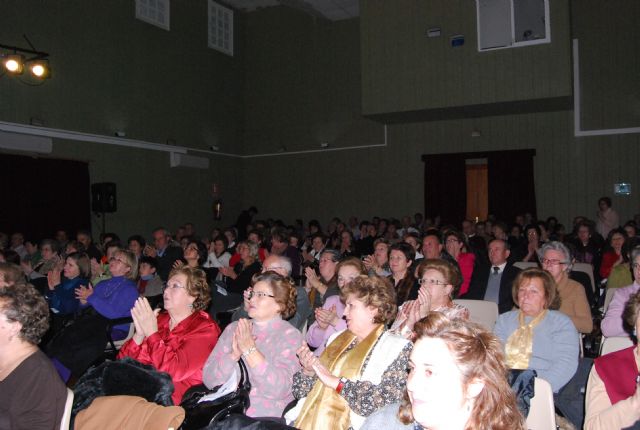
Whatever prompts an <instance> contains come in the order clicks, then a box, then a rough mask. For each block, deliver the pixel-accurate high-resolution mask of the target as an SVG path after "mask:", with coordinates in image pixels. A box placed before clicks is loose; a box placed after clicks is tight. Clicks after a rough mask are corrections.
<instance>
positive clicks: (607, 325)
mask: <svg viewBox="0 0 640 430" xmlns="http://www.w3.org/2000/svg"><path fill="white" fill-rule="evenodd" d="M631 262H632V263H631V265H632V267H633V278H634V279H635V281H633V283H632V284H631V285H628V286H626V287H624V288H619V289H617V290H616V292H615V293H614V294H613V298H612V299H611V303H609V307H608V308H607V313H606V314H605V316H604V318H603V319H602V323H601V324H600V328H601V329H602V335H603V336H606V337H611V336H626V335H627V331H626V330H625V328H624V324H623V319H622V313H623V311H624V308H625V305H626V303H627V302H628V301H629V299H630V298H631V297H632V296H633V295H635V294H636V293H637V292H638V291H640V282H639V281H640V247H636V248H634V249H633V250H632V251H631Z"/></svg>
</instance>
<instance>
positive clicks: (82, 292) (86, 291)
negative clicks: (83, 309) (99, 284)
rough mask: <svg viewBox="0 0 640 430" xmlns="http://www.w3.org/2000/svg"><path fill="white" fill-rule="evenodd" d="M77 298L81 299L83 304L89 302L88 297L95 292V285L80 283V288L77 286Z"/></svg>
mask: <svg viewBox="0 0 640 430" xmlns="http://www.w3.org/2000/svg"><path fill="white" fill-rule="evenodd" d="M75 291H76V299H78V300H80V303H81V304H83V305H86V304H87V299H88V298H89V296H90V295H91V294H93V286H92V285H91V284H89V285H88V286H86V287H85V286H84V285H80V287H79V288H76V290H75Z"/></svg>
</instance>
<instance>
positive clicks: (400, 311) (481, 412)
mask: <svg viewBox="0 0 640 430" xmlns="http://www.w3.org/2000/svg"><path fill="white" fill-rule="evenodd" d="M256 215H257V210H256V209H255V208H250V209H249V210H247V211H244V212H243V214H242V215H241V216H240V217H239V219H238V221H237V223H236V225H234V226H232V227H227V228H214V229H213V230H212V231H211V232H209V234H205V235H200V234H198V232H196V230H195V226H194V225H193V224H192V223H186V224H185V225H183V226H180V227H179V228H178V229H176V231H175V233H174V234H172V233H171V232H170V231H169V230H168V229H166V228H164V227H160V228H156V229H154V230H153V231H151V241H150V242H147V241H146V239H145V238H144V236H143V235H142V234H136V235H133V236H131V237H129V238H128V239H127V240H126V241H123V240H121V238H120V237H119V236H118V235H117V234H115V233H106V234H103V235H101V237H100V240H99V242H98V243H94V241H93V238H92V235H91V234H90V232H88V231H86V230H81V231H78V232H77V233H76V235H75V237H70V236H69V234H68V232H66V231H63V230H60V231H58V232H56V233H55V235H54V237H52V238H43V239H41V240H39V241H30V240H26V239H25V237H24V235H23V234H22V233H15V232H14V233H12V234H11V236H10V237H9V236H7V235H6V234H3V233H0V428H55V426H56V424H57V422H58V421H59V419H60V417H61V415H62V408H63V407H64V399H65V396H66V392H65V389H64V387H65V384H67V385H68V386H70V387H72V386H73V384H74V383H75V381H77V380H78V378H81V377H82V376H83V375H84V374H85V372H86V371H87V369H89V368H90V367H91V366H92V365H95V364H97V363H99V362H100V361H101V360H104V348H105V345H106V344H107V342H108V341H109V340H111V341H113V340H123V339H126V342H125V343H124V344H123V346H122V347H121V348H120V350H119V352H118V354H117V357H116V359H118V360H119V359H124V358H125V357H129V358H132V359H134V360H137V361H138V362H140V363H142V364H143V365H150V366H152V367H153V368H154V369H156V370H158V371H160V372H165V373H166V374H168V375H169V376H170V378H171V381H172V383H173V393H172V396H171V398H172V400H173V403H174V404H175V405H179V404H180V403H181V401H182V398H183V395H184V394H185V393H186V392H187V390H188V389H189V388H190V387H194V386H197V385H199V384H204V385H205V386H206V387H208V388H213V387H216V386H219V385H221V384H224V383H225V382H226V381H227V380H228V379H229V378H230V377H232V376H233V375H234V373H235V371H236V368H237V363H238V361H240V360H242V361H243V362H244V363H245V365H246V367H247V370H248V374H249V379H250V381H251V391H250V393H249V398H250V406H249V408H248V409H247V410H246V415H247V416H248V417H251V418H253V419H255V420H257V421H258V422H260V420H264V419H268V420H271V421H273V420H275V421H278V422H280V423H282V425H285V424H288V425H290V426H293V427H296V428H300V429H324V428H336V429H360V428H362V429H376V428H382V427H383V426H384V427H385V428H388V427H389V428H398V429H401V428H416V429H419V428H425V429H427V428H428V429H475V428H490V429H524V426H525V418H526V414H527V412H528V411H527V410H526V409H523V408H522V407H521V406H520V402H516V399H517V396H520V395H522V393H519V392H518V391H517V390H515V389H513V388H512V387H511V386H510V384H511V383H512V379H511V376H512V375H514V374H520V373H518V372H521V371H525V372H526V371H533V373H531V375H533V377H535V376H537V377H539V378H542V379H545V380H546V381H547V382H549V384H550V385H551V388H552V390H553V392H554V399H555V402H556V407H557V410H558V412H559V414H560V415H561V416H563V417H564V418H565V419H566V420H567V421H568V422H569V423H572V424H573V425H574V426H576V427H577V428H581V427H582V425H583V424H584V425H585V428H623V427H625V426H629V425H633V424H634V423H636V422H637V420H638V419H639V418H640V413H638V412H637V411H638V410H640V408H638V407H637V404H638V402H639V400H638V398H640V397H638V396H639V394H638V390H637V386H638V384H637V381H636V379H637V378H635V376H636V375H637V374H638V364H640V359H638V358H637V357H640V353H638V351H637V349H636V348H635V347H633V348H631V349H629V350H625V351H626V352H624V353H622V355H620V354H619V353H616V354H618V355H616V356H615V357H609V356H603V357H600V358H598V359H597V360H596V361H595V365H593V367H592V361H593V360H592V359H591V358H590V357H588V356H587V355H588V354H584V353H581V348H582V345H583V343H584V342H583V341H582V338H584V337H585V336H587V337H588V338H597V335H598V333H599V329H600V324H599V317H600V315H599V308H600V307H601V305H602V303H601V302H602V297H604V294H601V293H602V292H604V291H605V289H615V294H614V296H613V300H612V302H611V306H610V307H609V309H608V311H607V313H606V314H605V315H604V318H603V321H602V333H603V334H604V335H605V336H626V335H629V334H633V335H634V336H635V333H636V332H635V331H634V330H635V327H636V326H637V325H638V324H639V323H638V314H639V312H638V309H640V304H639V303H640V293H639V290H640V284H638V281H637V279H638V276H640V247H637V245H638V244H639V243H638V238H637V225H636V223H635V221H628V222H627V223H626V224H624V225H623V226H620V225H619V220H618V216H617V214H616V213H615V212H614V211H613V209H612V208H611V201H610V200H609V199H608V198H606V197H604V198H602V199H600V201H599V208H598V212H597V216H596V219H595V220H594V221H592V220H590V219H588V218H587V217H576V218H575V219H574V220H573V226H572V229H571V231H567V230H566V229H565V227H564V226H563V225H561V224H559V223H558V222H557V220H556V219H555V218H553V217H550V218H548V219H547V220H545V221H540V220H535V219H533V217H532V216H531V215H530V214H522V215H518V216H517V217H515V219H514V220H513V221H512V223H511V224H507V223H505V222H503V221H500V220H496V219H494V218H493V217H489V219H488V220H486V221H480V222H473V221H471V220H464V221H463V222H462V223H461V224H460V225H459V226H456V225H440V222H439V220H438V219H437V218H435V219H429V218H424V217H423V216H422V215H421V214H415V216H414V217H409V216H405V217H403V218H402V219H400V220H397V219H385V218H379V217H374V218H372V219H371V220H364V221H358V219H357V218H356V217H351V218H349V220H348V221H347V222H342V221H341V220H340V219H338V218H334V219H333V220H331V221H330V222H329V223H328V225H327V226H326V228H322V226H321V224H320V223H319V222H318V221H317V220H312V221H310V222H308V223H307V224H306V225H305V224H304V223H303V222H302V221H300V220H296V222H295V224H294V225H286V224H284V223H283V222H281V221H278V220H271V219H269V220H259V219H255V218H256ZM518 262H526V263H529V265H536V267H531V268H527V269H524V270H521V269H520V268H519V267H518V266H519V264H517V263H518ZM575 263H585V264H588V265H590V266H591V268H592V271H593V276H594V281H592V280H591V279H590V278H589V277H588V276H586V275H584V274H583V273H582V272H580V271H576V270H573V265H574V264H575ZM592 282H593V284H592ZM594 287H595V288H594ZM454 299H472V300H474V299H475V300H485V301H490V302H495V303H496V305H497V308H498V311H499V314H500V315H499V317H498V320H497V323H496V325H495V328H494V331H493V332H490V331H488V330H487V328H486V327H484V328H483V327H481V326H479V325H476V324H475V323H472V322H470V312H469V310H468V309H467V308H465V307H464V306H462V305H460V304H458V303H456V302H455V301H454ZM594 321H595V324H594ZM616 366H622V367H623V368H624V369H626V370H625V371H626V372H627V373H629V375H630V376H629V378H628V379H629V380H628V381H627V380H626V379H625V382H624V383H621V382H619V381H618V379H617V378H616V377H615V372H616ZM407 369H409V370H407ZM634 372H635V373H634ZM631 376H634V381H636V382H635V385H633V386H632V385H631V382H630V380H631ZM587 379H589V382H588V387H587ZM45 385H46V386H47V387H50V389H47V390H43V389H42V387H43V386H45ZM10 386H11V390H9V388H8V387H10ZM14 387H19V389H17V390H16V389H15V388H14ZM585 390H586V400H585V397H584V394H583V393H584V392H585ZM525 395H526V394H525ZM585 403H586V411H585V409H584V404H585ZM34 405H38V407H37V408H36V407H34ZM585 417H586V419H585ZM23 423H24V425H23ZM4 424H6V425H4Z"/></svg>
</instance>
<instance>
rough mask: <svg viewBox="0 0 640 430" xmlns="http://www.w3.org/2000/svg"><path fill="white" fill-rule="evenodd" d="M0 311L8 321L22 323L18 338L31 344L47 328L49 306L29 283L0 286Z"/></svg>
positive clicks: (37, 341) (40, 337)
mask: <svg viewBox="0 0 640 430" xmlns="http://www.w3.org/2000/svg"><path fill="white" fill-rule="evenodd" d="M0 312H2V313H4V315H5V317H6V318H7V320H8V321H10V322H18V323H20V325H22V328H21V329H20V334H19V335H18V336H19V337H20V339H22V340H24V341H26V342H29V343H31V344H33V345H37V344H38V343H40V339H42V336H44V334H45V333H46V332H47V330H48V329H49V306H48V305H47V302H46V301H45V299H44V297H43V296H42V294H40V293H39V292H38V291H37V290H36V289H35V288H34V287H33V285H31V284H21V283H17V284H14V285H9V286H6V287H2V288H0Z"/></svg>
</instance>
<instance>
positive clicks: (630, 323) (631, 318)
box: [622, 293, 640, 338]
mask: <svg viewBox="0 0 640 430" xmlns="http://www.w3.org/2000/svg"><path fill="white" fill-rule="evenodd" d="M638 312H640V293H636V294H634V295H632V296H631V297H629V300H628V301H627V304H626V305H625V306H624V311H623V312H622V325H623V326H624V329H625V330H626V331H628V332H629V333H633V330H634V329H635V328H636V321H637V320H638ZM637 336H638V333H636V338H637Z"/></svg>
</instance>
